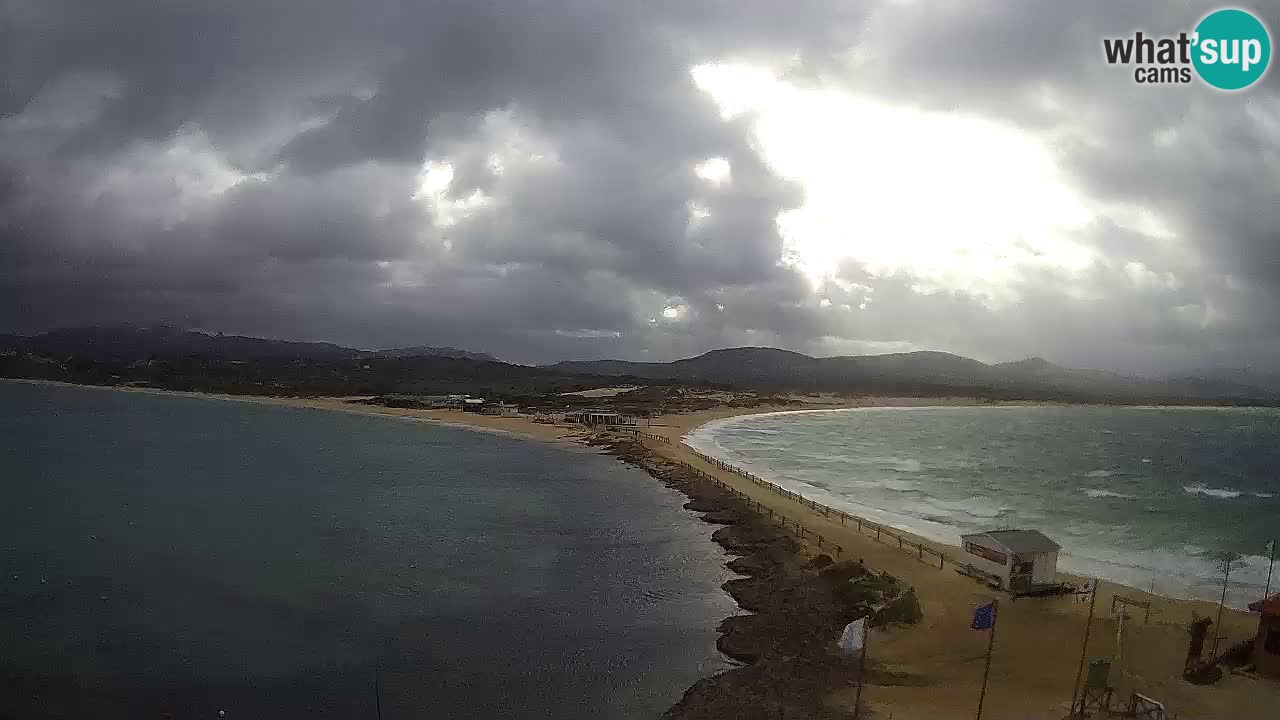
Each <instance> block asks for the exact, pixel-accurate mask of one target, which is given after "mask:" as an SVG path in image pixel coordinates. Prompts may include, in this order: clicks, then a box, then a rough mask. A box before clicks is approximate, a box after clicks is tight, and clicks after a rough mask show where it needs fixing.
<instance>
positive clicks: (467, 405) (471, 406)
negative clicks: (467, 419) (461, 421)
mask: <svg viewBox="0 0 1280 720" xmlns="http://www.w3.org/2000/svg"><path fill="white" fill-rule="evenodd" d="M461 409H462V412H473V413H478V412H481V411H483V410H484V398H473V397H468V398H463V399H462V408H461Z"/></svg>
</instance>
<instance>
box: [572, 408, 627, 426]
mask: <svg viewBox="0 0 1280 720" xmlns="http://www.w3.org/2000/svg"><path fill="white" fill-rule="evenodd" d="M565 419H566V420H567V421H569V422H577V423H582V424H583V425H635V424H636V420H635V418H632V417H627V416H626V415H623V414H622V413H618V412H614V411H612V410H581V411H579V412H576V413H569V414H567V415H566V416H565Z"/></svg>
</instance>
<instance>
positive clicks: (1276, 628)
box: [1249, 595, 1280, 678]
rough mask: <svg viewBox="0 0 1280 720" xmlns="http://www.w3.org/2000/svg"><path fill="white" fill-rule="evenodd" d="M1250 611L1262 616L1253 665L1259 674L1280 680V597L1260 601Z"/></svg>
mask: <svg viewBox="0 0 1280 720" xmlns="http://www.w3.org/2000/svg"><path fill="white" fill-rule="evenodd" d="M1249 609H1250V610H1252V611H1254V612H1256V613H1260V614H1261V615H1262V617H1260V618H1259V619H1258V637H1257V639H1256V640H1255V641H1254V644H1253V664H1254V666H1255V667H1257V668H1258V673H1259V674H1261V675H1268V676H1270V677H1273V678H1280V595H1272V596H1271V597H1269V598H1267V599H1266V600H1259V601H1258V602H1255V603H1253V604H1251V605H1249Z"/></svg>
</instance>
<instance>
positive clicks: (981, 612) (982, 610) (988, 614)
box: [969, 602, 996, 630]
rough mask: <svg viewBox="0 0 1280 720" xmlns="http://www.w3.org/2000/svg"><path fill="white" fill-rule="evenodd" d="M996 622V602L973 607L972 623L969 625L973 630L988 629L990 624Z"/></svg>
mask: <svg viewBox="0 0 1280 720" xmlns="http://www.w3.org/2000/svg"><path fill="white" fill-rule="evenodd" d="M995 624H996V604H995V603H993V602H989V603H987V604H986V605H982V606H981V607H978V608H975V609H974V611H973V623H971V624H970V625H969V627H971V628H973V629H974V630H990V629H991V626H992V625H995Z"/></svg>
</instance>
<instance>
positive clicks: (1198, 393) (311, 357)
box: [0, 325, 1280, 403]
mask: <svg viewBox="0 0 1280 720" xmlns="http://www.w3.org/2000/svg"><path fill="white" fill-rule="evenodd" d="M0 353H7V354H8V355H9V356H10V358H11V360H10V361H7V364H6V363H0V375H3V374H9V375H11V376H24V377H25V376H39V377H53V378H57V377H66V378H75V377H81V376H84V374H85V373H89V376H90V377H96V378H101V377H102V376H105V377H107V378H124V379H128V378H129V377H131V376H135V375H136V376H140V379H142V380H144V381H145V380H147V377H148V376H147V375H146V374H145V373H143V372H142V371H140V370H138V366H139V365H147V364H151V365H154V364H155V363H156V362H157V361H160V362H163V363H166V364H167V365H169V366H172V367H171V368H170V370H168V371H167V372H169V373H170V374H171V375H172V374H174V373H178V374H180V375H181V376H182V377H183V378H184V382H188V383H192V382H195V381H196V380H198V379H199V378H200V377H201V373H207V374H209V378H210V381H212V380H213V379H214V376H215V375H217V376H218V377H219V378H228V377H230V378H233V379H235V380H236V381H237V382H239V381H244V382H248V380H245V378H251V380H252V383H257V384H259V385H262V384H266V385H269V386H271V387H290V388H293V389H294V390H296V391H299V392H303V391H306V392H310V391H313V390H318V389H319V388H321V387H323V388H325V390H326V391H336V390H337V389H338V388H339V387H341V388H345V389H347V390H351V389H352V388H353V387H356V386H358V387H360V388H362V389H363V390H362V391H375V392H392V391H402V390H404V389H405V388H418V389H422V388H425V387H433V388H441V387H449V388H459V387H466V386H467V383H477V382H484V383H486V384H487V385H490V386H495V387H496V386H497V385H502V386H504V387H520V386H522V385H525V386H528V387H530V388H533V387H538V388H550V387H561V386H566V385H569V384H572V383H573V382H580V383H586V384H589V385H590V384H600V383H609V382H619V381H630V380H639V381H644V380H648V381H651V382H653V381H660V382H663V383H687V384H700V385H711V386H719V387H733V388H749V389H756V390H767V391H769V392H779V391H794V392H818V391H829V392H842V393H851V394H882V395H883V394H902V395H920V396H935V397H936V396H940V395H948V394H951V395H971V396H974V397H986V398H993V399H1016V398H1025V399H1038V400H1079V401H1088V402H1123V403H1138V402H1177V401H1187V402H1223V401H1226V402H1234V401H1244V402H1264V403H1274V402H1280V374H1275V373H1265V372H1256V371H1250V370H1221V369H1216V370H1215V369H1208V370H1204V371H1199V372H1196V373H1191V374H1187V375H1184V376H1178V377H1168V378H1143V377H1133V376H1127V375H1120V374H1117V373H1111V372H1106V371H1101V370H1076V369H1071V368H1065V367H1062V366H1059V365H1055V364H1053V363H1051V362H1049V361H1047V360H1045V359H1043V358H1030V359H1027V360H1019V361H1017V362H1005V363H996V364H994V365H989V364H987V363H983V362H979V361H977V360H973V359H971V358H966V357H961V356H959V355H953V354H950V353H944V352H911V353H892V354H887V355H855V356H841V357H825V358H815V357H810V356H808V355H804V354H801V353H797V352H791V351H787V350H778V349H775V348H763V347H740V348H728V349H724V350H713V351H711V352H708V353H704V354H702V355H699V356H697V357H692V358H686V359H683V360H676V361H674V362H662V363H655V362H629V361H623V360H591V361H570V362H560V363H556V364H554V365H549V366H542V367H529V366H524V365H517V364H512V363H504V362H501V361H499V360H498V359H497V358H495V357H493V356H492V355H488V354H486V353H475V352H469V351H466V350H459V349H457V348H452V347H435V346H415V347H408V348H394V349H388V350H361V349H354V348H347V347H342V346H340V345H334V344H332V343H311V342H293V341H285V340H272V339H267V338H255V337H245V336H240V335H223V334H221V333H216V334H209V333H204V332H197V331H193V330H184V329H180V328H175V327H170V326H155V327H150V328H140V327H136V326H133V325H117V326H113V327H81V328H67V329H62V330H54V331H51V332H47V333H42V334H39V335H32V336H23V335H0ZM15 354H16V355H15ZM14 358H18V359H22V362H20V363H19V362H17V361H16V360H14ZM194 358H198V359H199V361H198V362H196V361H195V360H193V359H194ZM298 362H306V363H308V364H309V365H310V366H311V368H310V369H309V370H308V372H306V373H302V372H300V371H298V370H297V369H296V365H297V363H298ZM175 363H177V364H176V365H175ZM210 363H214V364H210ZM228 363H230V364H233V365H234V364H244V363H249V364H250V365H251V366H252V368H251V371H250V370H244V369H241V370H237V371H235V372H234V373H232V372H231V371H229V370H227V369H226V367H225V366H226V365H227V364H228ZM290 363H292V365H291V364H290ZM86 364H87V365H86ZM94 364H96V366H95V365H94ZM215 365H216V367H215ZM90 366H92V367H90ZM179 366H180V367H179ZM175 368H176V369H175ZM286 368H287V369H286ZM32 373H38V374H37V375H33V374H32ZM219 373H220V374H219ZM166 377H168V376H166ZM300 378H301V379H300ZM304 380H305V384H303V385H298V384H297V383H300V382H304ZM228 382H230V380H228Z"/></svg>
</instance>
